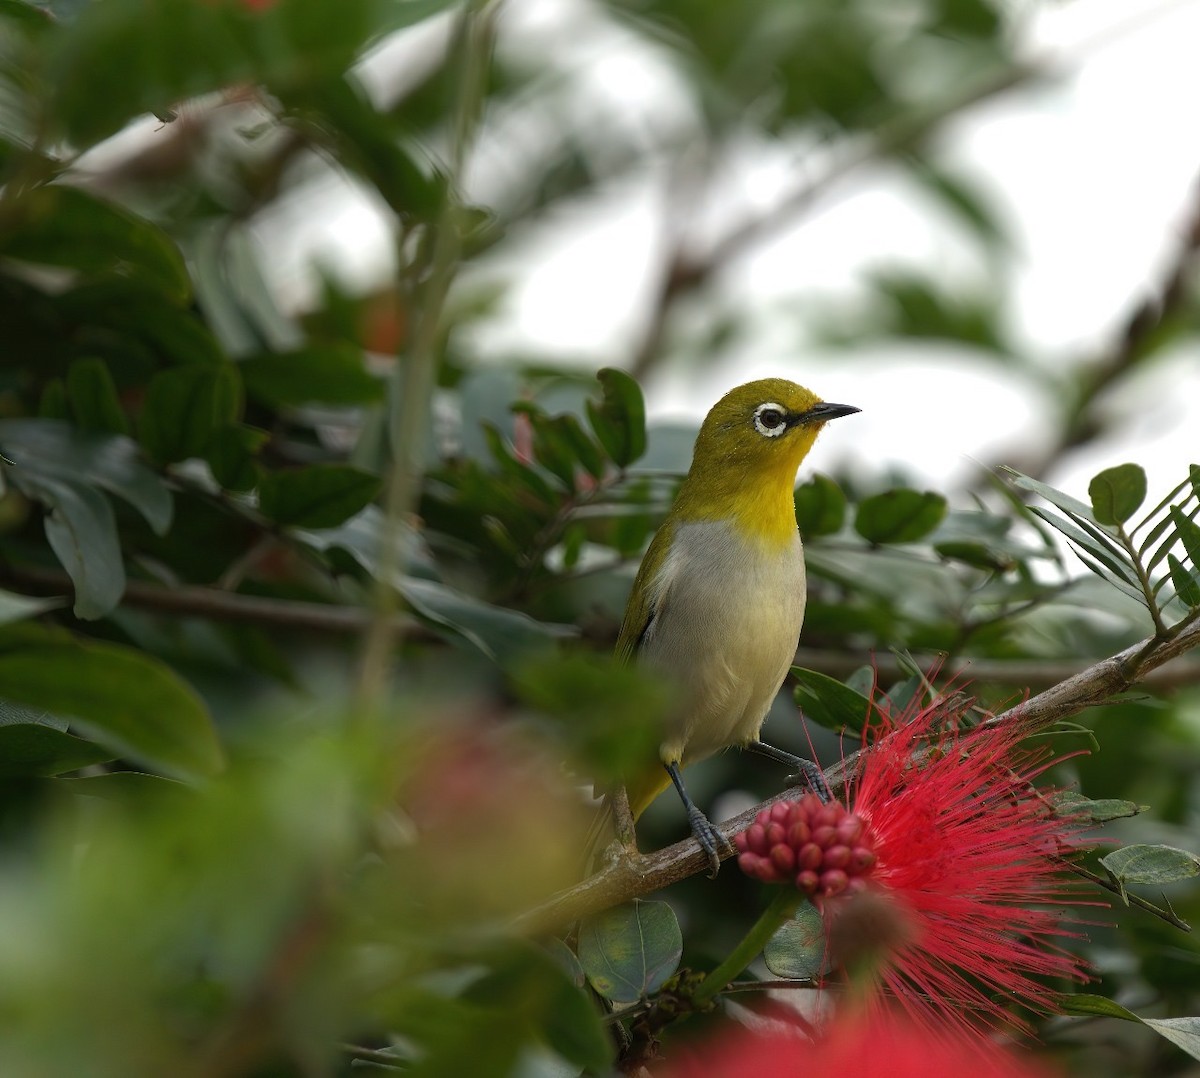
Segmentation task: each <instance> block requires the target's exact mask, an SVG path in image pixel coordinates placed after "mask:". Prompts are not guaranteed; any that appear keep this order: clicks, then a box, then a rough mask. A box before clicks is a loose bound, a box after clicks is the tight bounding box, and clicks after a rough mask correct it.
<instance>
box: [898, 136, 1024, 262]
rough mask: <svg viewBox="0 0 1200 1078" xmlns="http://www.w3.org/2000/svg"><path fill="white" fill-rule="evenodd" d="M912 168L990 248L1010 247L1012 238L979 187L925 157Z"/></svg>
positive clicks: (913, 161)
mask: <svg viewBox="0 0 1200 1078" xmlns="http://www.w3.org/2000/svg"><path fill="white" fill-rule="evenodd" d="M909 165H910V166H911V168H912V174H913V175H914V176H915V177H916V178H917V179H918V180H919V181H920V182H921V183H922V184H924V186H925V187H926V188H927V189H928V190H929V191H930V192H931V193H932V194H933V195H935V196H936V197H937V199H938V200H939V201H940V202H941V204H942V205H943V206H944V207H945V208H946V209H947V210H949V211H950V212H951V213H952V214H953V215H954V216H955V217H957V218H958V219H959V220H960V221H961V222H963V223H964V224H966V225H967V226H968V227H969V228H970V229H971V230H972V231H973V232H974V233H975V235H976V236H978V237H979V239H981V240H982V241H983V242H984V243H985V244H986V245H987V246H988V247H990V248H992V249H993V250H998V249H1003V248H1006V247H1008V245H1009V244H1008V236H1007V235H1006V233H1005V231H1004V229H1003V228H1002V227H1001V225H1000V223H999V220H998V219H997V216H996V213H995V210H994V208H993V207H992V206H990V205H988V201H987V199H985V198H984V192H983V191H982V190H981V189H980V188H979V187H977V186H976V185H975V184H973V183H971V182H969V181H967V180H964V179H962V178H961V177H958V176H955V175H953V174H952V173H950V172H948V171H946V170H945V169H943V168H941V167H938V166H935V165H934V164H932V163H931V162H929V161H927V160H924V159H923V158H914V159H912V160H910V161H909Z"/></svg>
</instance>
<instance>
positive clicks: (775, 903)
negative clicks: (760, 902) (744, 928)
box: [692, 887, 803, 1006]
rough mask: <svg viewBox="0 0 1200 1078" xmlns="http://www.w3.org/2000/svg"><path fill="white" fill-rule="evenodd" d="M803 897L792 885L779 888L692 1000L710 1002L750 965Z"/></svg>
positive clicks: (701, 983)
mask: <svg viewBox="0 0 1200 1078" xmlns="http://www.w3.org/2000/svg"><path fill="white" fill-rule="evenodd" d="M802 897H803V896H802V895H801V894H800V892H799V891H797V890H796V889H795V888H793V887H780V888H778V893H777V894H776V895H775V897H774V898H773V899H771V902H770V905H768V906H767V908H766V909H765V910H763V912H762V915H761V916H760V917H759V918H758V920H757V921H755V922H754V924H753V925H752V926H751V928H750V931H749V932H747V933H746V935H745V936H743V937H742V941H741V942H740V943H739V944H738V945H737V946H736V947H735V948H734V949H733V950H732V951H731V952H730V954H729V956H728V957H727V958H726V959H725V961H724V962H722V963H721V964H720V965H719V966H717V968H716V969H714V970H713V971H712V972H711V973H710V974H709V975H708V976H707V977H705V978H704V980H703V981H701V982H700V984H699V986H698V987H697V988H696V990H695V991H694V992H693V993H692V1002H693V1003H695V1004H697V1005H698V1006H700V1005H703V1004H705V1003H708V1002H709V1001H710V1000H711V999H712V998H713V997H714V996H715V995H716V994H717V993H718V992H720V991H721V990H722V989H723V988H725V987H726V986H727V985H728V984H729V983H730V982H731V981H732V980H733V979H734V977H736V976H737V975H738V974H739V973H741V972H742V970H744V969H745V968H746V967H747V966H748V965H750V963H751V962H753V961H754V960H755V958H757V957H758V956H759V955H760V954H761V953H762V949H763V948H764V947H765V946H766V945H767V941H768V940H769V939H770V938H771V937H772V936H773V935H775V933H776V932H778V931H779V928H780V927H781V926H782V925H783V923H784V922H785V921H787V920H789V919H790V918H791V917H792V916H793V915H794V914H795V912H796V908H797V907H798V906H799V905H800V901H801V899H802Z"/></svg>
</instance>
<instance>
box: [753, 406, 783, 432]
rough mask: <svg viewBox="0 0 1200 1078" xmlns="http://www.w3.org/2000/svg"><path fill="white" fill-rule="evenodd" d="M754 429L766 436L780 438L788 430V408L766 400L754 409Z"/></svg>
mask: <svg viewBox="0 0 1200 1078" xmlns="http://www.w3.org/2000/svg"><path fill="white" fill-rule="evenodd" d="M754 429H755V430H756V431H758V433H759V434H761V435H762V436H763V437H764V438H778V437H779V436H780V435H781V434H782V433H783V432H784V431H786V430H787V409H786V408H784V406H783V405H782V404H776V403H775V402H774V401H766V402H765V403H763V404H760V405H759V406H758V407H757V408H755V409H754Z"/></svg>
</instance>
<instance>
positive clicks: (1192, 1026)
mask: <svg viewBox="0 0 1200 1078" xmlns="http://www.w3.org/2000/svg"><path fill="white" fill-rule="evenodd" d="M1142 1025H1145V1026H1149V1027H1150V1028H1151V1029H1152V1030H1154V1032H1155V1033H1157V1034H1159V1036H1161V1037H1165V1038H1166V1039H1167V1040H1169V1041H1170V1042H1171V1043H1172V1044H1173V1045H1175V1047H1176V1048H1181V1049H1183V1051H1185V1052H1186V1053H1187V1054H1188V1055H1189V1056H1191V1057H1192V1058H1193V1059H1200V1018H1143V1019H1142Z"/></svg>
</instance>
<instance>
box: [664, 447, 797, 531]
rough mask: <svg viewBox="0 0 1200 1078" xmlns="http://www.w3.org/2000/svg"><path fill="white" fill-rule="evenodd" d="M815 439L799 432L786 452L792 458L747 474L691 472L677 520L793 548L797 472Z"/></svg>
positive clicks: (782, 456) (761, 464)
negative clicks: (720, 524)
mask: <svg viewBox="0 0 1200 1078" xmlns="http://www.w3.org/2000/svg"><path fill="white" fill-rule="evenodd" d="M815 438H816V431H815V430H814V431H812V432H809V431H802V432H798V437H797V439H796V441H795V442H794V443H793V444H792V445H789V446H788V447H787V448H788V449H789V450H791V451H790V452H781V453H778V454H774V455H772V456H771V457H770V458H768V459H766V460H760V461H756V462H754V465H753V466H752V467H749V468H723V469H713V468H705V469H703V470H702V471H701V472H699V473H698V472H697V471H696V468H695V467H694V466H693V470H692V472H691V473H689V475H688V477H687V479H686V480H685V481H684V484H683V487H682V488H680V491H679V500H678V503H677V505H678V510H679V518H680V519H681V520H683V521H694V520H725V521H729V522H730V523H732V524H733V525H734V526H736V527H737V529H738V531H739V533H741V534H742V535H743V536H744V537H745V538H746V539H750V540H755V541H758V542H760V543H762V544H763V545H764V546H766V547H775V548H780V549H782V548H784V547H787V546H789V545H790V544H792V543H793V542H795V539H796V502H795V494H794V489H795V483H796V472H797V470H798V469H799V467H800V463H801V461H802V460H803V459H804V457H805V456H806V455H807V454H808V451H809V449H810V448H811V447H812V443H813V441H814V440H815ZM780 448H781V449H782V448H783V447H782V446H780ZM700 476H704V477H705V478H704V480H703V481H701V480H700V478H699V477H700ZM715 476H720V478H719V479H714V477H715Z"/></svg>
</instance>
